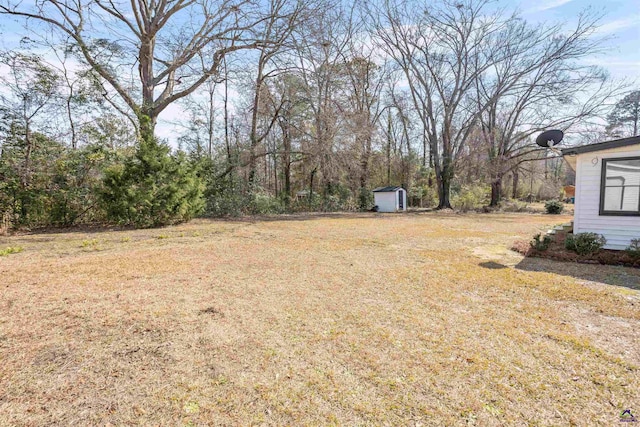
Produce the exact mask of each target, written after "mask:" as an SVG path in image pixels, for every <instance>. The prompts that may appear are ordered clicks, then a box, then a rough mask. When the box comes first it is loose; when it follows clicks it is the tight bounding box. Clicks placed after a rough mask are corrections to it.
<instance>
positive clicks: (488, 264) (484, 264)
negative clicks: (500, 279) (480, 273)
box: [478, 261, 509, 270]
mask: <svg viewBox="0 0 640 427" xmlns="http://www.w3.org/2000/svg"><path fill="white" fill-rule="evenodd" d="M478 265H479V266H480V267H483V268H488V269H489V270H502V269H503V268H509V267H507V266H506V265H504V264H500V263H499V262H494V261H487V262H481V263H480V264H478Z"/></svg>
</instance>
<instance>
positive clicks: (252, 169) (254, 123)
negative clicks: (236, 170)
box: [249, 51, 265, 188]
mask: <svg viewBox="0 0 640 427" xmlns="http://www.w3.org/2000/svg"><path fill="white" fill-rule="evenodd" d="M264 60H265V53H264V51H262V52H261V53H260V59H259V60H258V75H257V76H256V89H255V94H254V96H253V106H252V111H251V130H250V132H249V142H250V144H251V146H250V150H249V154H250V156H251V157H250V158H249V186H250V187H251V188H253V184H254V182H255V179H256V159H257V156H256V150H257V149H258V142H259V141H258V114H259V110H260V95H261V92H262V83H263V82H264V78H263V70H264Z"/></svg>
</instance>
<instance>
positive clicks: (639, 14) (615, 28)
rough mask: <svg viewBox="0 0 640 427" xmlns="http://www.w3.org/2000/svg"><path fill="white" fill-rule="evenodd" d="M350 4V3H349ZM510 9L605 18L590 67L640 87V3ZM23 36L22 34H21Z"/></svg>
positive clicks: (568, 18)
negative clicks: (602, 42)
mask: <svg viewBox="0 0 640 427" xmlns="http://www.w3.org/2000/svg"><path fill="white" fill-rule="evenodd" d="M347 1H348V0H347ZM497 2H498V4H500V5H502V6H505V7H506V8H507V9H512V10H513V9H518V10H519V11H520V12H521V16H522V17H523V18H524V19H526V20H527V21H528V22H531V23H534V24H535V23H540V24H543V23H547V24H555V23H566V24H567V26H568V27H569V28H570V27H571V26H572V24H575V22H576V21H577V17H578V15H579V13H580V12H581V11H583V10H585V9H587V8H590V9H592V10H593V11H594V12H596V13H602V14H604V17H603V19H602V21H601V23H600V29H599V32H598V35H599V36H602V37H606V38H607V40H606V52H604V53H602V54H594V55H593V56H591V57H590V58H588V59H586V63H587V64H588V65H599V66H602V67H604V68H605V69H607V70H608V71H609V73H610V74H611V76H612V77H613V78H616V79H627V80H630V81H635V82H636V83H635V84H634V85H633V86H634V87H640V0H497ZM12 21H13V19H11V18H8V17H6V16H2V15H0V35H1V41H0V47H2V48H10V47H12V46H11V45H16V44H17V42H18V41H19V40H20V39H21V37H22V35H23V34H24V33H23V30H22V29H21V27H20V25H18V24H16V23H14V22H12ZM21 33H22V34H21ZM185 115H186V112H185V111H184V110H183V109H182V107H181V106H180V105H178V104H174V105H171V106H169V108H167V110H165V112H164V113H163V114H162V115H161V117H160V121H159V123H158V127H157V129H156V130H157V134H158V136H160V137H161V138H166V139H168V140H169V141H170V142H171V143H172V145H175V141H176V135H177V134H179V133H181V132H182V131H183V129H182V128H180V127H178V126H176V124H175V122H176V119H179V118H181V117H185Z"/></svg>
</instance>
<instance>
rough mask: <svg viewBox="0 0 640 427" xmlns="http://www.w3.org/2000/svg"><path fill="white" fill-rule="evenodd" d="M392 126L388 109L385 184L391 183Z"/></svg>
mask: <svg viewBox="0 0 640 427" xmlns="http://www.w3.org/2000/svg"><path fill="white" fill-rule="evenodd" d="M392 132H393V127H392V125H391V111H389V114H388V119H387V185H389V184H391V142H392V135H393V133H392Z"/></svg>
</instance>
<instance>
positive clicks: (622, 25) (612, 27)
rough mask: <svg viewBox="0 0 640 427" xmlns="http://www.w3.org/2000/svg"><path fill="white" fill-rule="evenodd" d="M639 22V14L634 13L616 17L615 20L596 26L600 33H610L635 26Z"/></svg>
mask: <svg viewBox="0 0 640 427" xmlns="http://www.w3.org/2000/svg"><path fill="white" fill-rule="evenodd" d="M638 23H640V15H634V16H630V17H627V18H620V19H616V20H615V21H611V22H607V23H605V24H603V25H601V26H600V27H598V32H599V33H600V34H612V33H616V32H618V31H621V30H624V29H626V28H629V27H632V26H636V25H638Z"/></svg>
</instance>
